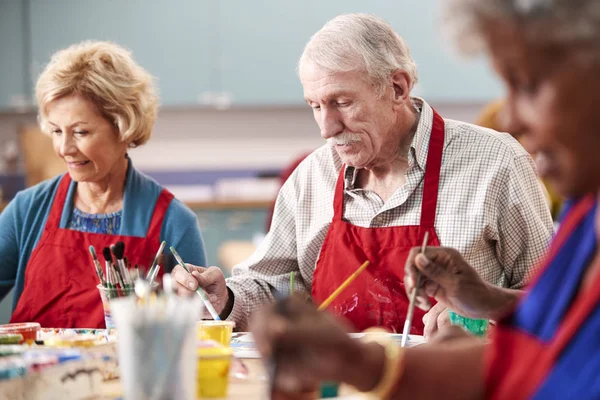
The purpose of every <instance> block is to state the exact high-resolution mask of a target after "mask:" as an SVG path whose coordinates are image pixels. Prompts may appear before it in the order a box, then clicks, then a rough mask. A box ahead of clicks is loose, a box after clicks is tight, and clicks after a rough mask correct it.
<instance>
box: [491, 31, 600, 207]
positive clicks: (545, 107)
mask: <svg viewBox="0 0 600 400" xmlns="http://www.w3.org/2000/svg"><path fill="white" fill-rule="evenodd" d="M486 26H487V32H486V40H487V42H488V45H489V50H490V53H491V57H492V63H493V65H494V67H495V69H496V71H497V72H498V73H499V74H500V76H501V77H502V79H503V80H504V82H505V83H506V86H507V88H508V98H507V106H506V107H507V110H506V111H507V119H508V122H509V127H508V130H509V131H510V132H513V131H514V132H516V133H521V134H522V135H523V136H524V137H523V139H524V140H525V141H526V142H527V146H528V149H529V150H530V152H531V153H536V162H537V165H538V168H539V172H540V174H541V175H542V176H543V177H544V178H545V179H547V180H548V181H549V182H550V183H551V184H552V185H553V186H554V187H555V188H556V189H557V190H558V191H559V192H560V193H562V194H563V195H565V196H569V197H572V196H580V195H583V194H585V193H589V192H594V193H596V192H597V191H598V190H599V189H600V154H599V150H600V110H599V109H598V104H600V63H599V62H597V61H596V62H592V61H591V60H589V59H585V58H584V57H583V56H585V55H589V54H590V53H591V51H592V50H591V49H589V48H585V47H584V46H580V47H577V46H573V45H572V46H562V45H561V46H559V45H554V46H553V45H540V44H534V43H531V42H529V41H527V40H526V36H525V34H524V33H523V31H522V30H521V29H519V27H518V26H516V25H511V24H507V23H506V21H496V22H490V23H489V24H487V25H486Z"/></svg>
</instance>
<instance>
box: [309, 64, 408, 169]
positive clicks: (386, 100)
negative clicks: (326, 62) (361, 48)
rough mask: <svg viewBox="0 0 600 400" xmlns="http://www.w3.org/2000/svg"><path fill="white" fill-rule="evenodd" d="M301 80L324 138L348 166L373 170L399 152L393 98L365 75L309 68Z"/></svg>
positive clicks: (357, 72)
mask: <svg viewBox="0 0 600 400" xmlns="http://www.w3.org/2000/svg"><path fill="white" fill-rule="evenodd" d="M300 80H301V81H302V85H303V87H304V99H305V100H306V102H307V103H308V105H309V106H310V107H311V108H312V109H313V114H314V117H315V120H316V121H317V124H318V125H319V128H320V129H321V136H322V137H323V138H324V139H326V140H327V142H328V143H329V144H330V145H331V146H333V147H334V148H335V150H336V151H337V153H338V155H339V156H340V158H341V159H342V161H343V162H344V163H345V164H347V165H349V166H353V167H357V168H370V167H372V166H375V165H377V164H378V162H379V161H380V160H381V159H385V157H386V156H387V154H391V153H392V152H394V151H395V152H397V151H398V145H399V140H398V138H397V137H396V138H394V124H395V122H396V112H395V111H394V107H395V104H394V101H393V99H392V95H391V94H389V93H387V92H386V95H384V96H379V93H378V91H377V90H376V89H375V88H374V87H373V85H372V84H371V83H369V82H368V81H367V79H366V74H365V73H364V72H362V71H352V72H333V71H330V70H327V69H323V68H319V67H316V66H314V65H305V66H303V67H302V68H301V69H300ZM390 146H391V148H390Z"/></svg>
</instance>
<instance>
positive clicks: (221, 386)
mask: <svg viewBox="0 0 600 400" xmlns="http://www.w3.org/2000/svg"><path fill="white" fill-rule="evenodd" d="M211 343H212V342H211ZM197 355H198V382H197V393H196V397H199V398H214V397H225V396H227V388H228V386H229V367H230V365H231V358H232V356H233V351H232V350H231V348H230V347H222V346H211V345H208V346H203V345H202V344H201V345H200V347H198V351H197Z"/></svg>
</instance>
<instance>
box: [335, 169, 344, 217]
mask: <svg viewBox="0 0 600 400" xmlns="http://www.w3.org/2000/svg"><path fill="white" fill-rule="evenodd" d="M345 174H346V165H345V164H344V165H342V170H341V171H340V176H339V177H338V180H337V183H336V185H335V194H334V197H333V220H334V221H341V220H342V217H343V216H344V175H345Z"/></svg>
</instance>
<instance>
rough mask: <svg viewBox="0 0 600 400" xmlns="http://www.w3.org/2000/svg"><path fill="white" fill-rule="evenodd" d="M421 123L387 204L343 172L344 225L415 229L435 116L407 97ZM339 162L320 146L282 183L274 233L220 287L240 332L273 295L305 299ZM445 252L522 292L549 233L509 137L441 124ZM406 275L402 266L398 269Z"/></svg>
mask: <svg viewBox="0 0 600 400" xmlns="http://www.w3.org/2000/svg"><path fill="white" fill-rule="evenodd" d="M413 102H414V104H415V106H416V107H417V108H418V109H420V111H421V116H420V120H419V125H418V128H417V131H416V133H415V136H414V139H413V142H412V145H411V148H410V154H409V168H408V171H407V173H406V183H405V184H404V186H402V187H399V188H398V189H396V191H395V192H394V194H393V195H392V196H391V197H390V198H389V199H388V200H387V201H386V202H384V201H382V200H381V198H380V197H379V196H378V195H377V194H375V193H373V192H370V191H367V190H363V189H360V188H356V187H355V186H354V180H355V178H356V170H355V169H354V168H353V167H347V168H346V171H345V195H344V220H345V221H347V222H349V223H351V224H353V225H358V226H362V227H372V228H377V227H387V226H401V225H418V224H419V222H420V214H421V199H422V195H423V181H424V179H423V178H424V176H425V164H426V160H427V149H428V146H429V136H430V133H431V128H432V121H433V110H432V109H431V107H430V106H429V105H428V104H427V103H425V102H424V101H423V100H421V99H416V98H415V99H413ZM341 168H342V161H341V160H340V158H339V157H338V155H337V153H336V151H335V149H333V148H331V147H330V146H329V145H325V146H323V147H321V148H319V149H317V150H316V151H314V152H313V153H312V154H311V155H310V156H308V157H307V158H306V159H305V160H304V161H303V162H302V163H301V164H300V165H299V166H298V168H297V169H296V171H294V173H293V174H292V176H291V177H290V178H289V179H288V180H287V182H286V183H285V184H284V185H283V187H282V189H281V191H280V193H279V195H278V197H277V202H276V205H275V211H274V215H273V222H272V225H271V230H270V231H269V233H268V234H267V236H266V238H265V240H264V241H263V242H262V244H261V245H260V246H259V248H258V249H257V250H256V251H255V253H254V254H253V255H252V256H251V257H250V258H249V259H247V260H246V261H244V262H242V263H241V264H239V265H237V266H235V267H234V269H233V273H232V277H231V278H228V279H227V286H228V287H229V288H230V289H231V291H232V292H233V294H234V296H235V300H234V306H233V310H232V312H231V314H230V315H229V319H231V320H234V321H236V328H237V329H238V330H247V327H248V318H249V316H250V315H251V313H252V312H253V311H254V310H256V309H257V308H259V307H260V306H261V304H263V303H265V302H268V301H271V300H272V298H273V295H272V289H273V288H275V289H277V290H279V291H281V292H283V293H287V292H288V291H289V276H290V272H292V271H296V290H297V291H305V292H308V293H310V292H311V288H312V283H313V274H314V270H315V265H316V262H317V258H318V256H319V252H320V250H321V244H322V243H323V240H324V239H325V235H326V234H327V230H328V228H329V224H330V222H331V219H332V217H333V197H334V190H335V184H336V180H337V178H338V176H339V173H340V170H341ZM435 229H436V233H437V235H438V237H439V239H440V242H441V245H442V246H447V247H453V248H455V249H457V250H459V251H460V252H461V253H462V255H463V256H464V257H465V259H466V260H467V261H468V262H469V263H470V265H472V266H473V267H474V268H475V269H476V270H477V272H478V273H479V274H480V275H481V276H482V277H483V279H485V280H487V281H488V282H491V283H493V284H495V285H499V286H504V287H510V288H521V287H522V286H523V285H524V283H525V281H526V279H527V278H528V277H529V275H530V274H531V271H532V269H533V267H534V266H535V265H536V263H537V262H538V260H539V259H540V257H541V256H542V254H543V253H544V251H545V249H546V247H547V245H548V243H549V241H550V239H551V236H552V234H553V225H552V219H551V216H550V212H549V210H548V205H547V203H546V200H545V197H544V194H543V191H542V188H541V184H540V182H539V180H538V177H537V174H536V171H535V165H534V163H533V160H532V159H531V157H530V156H529V154H527V152H526V151H525V150H524V149H523V148H522V147H521V146H520V145H519V144H518V142H517V141H516V140H515V139H513V138H512V137H511V136H510V135H508V134H506V133H498V132H496V131H493V130H490V129H485V128H481V127H479V126H475V125H471V124H467V123H463V122H458V121H453V120H445V139H444V154H443V157H442V169H441V175H440V186H439V193H438V204H437V210H436V220H435ZM399 268H404V265H401V266H399Z"/></svg>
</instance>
